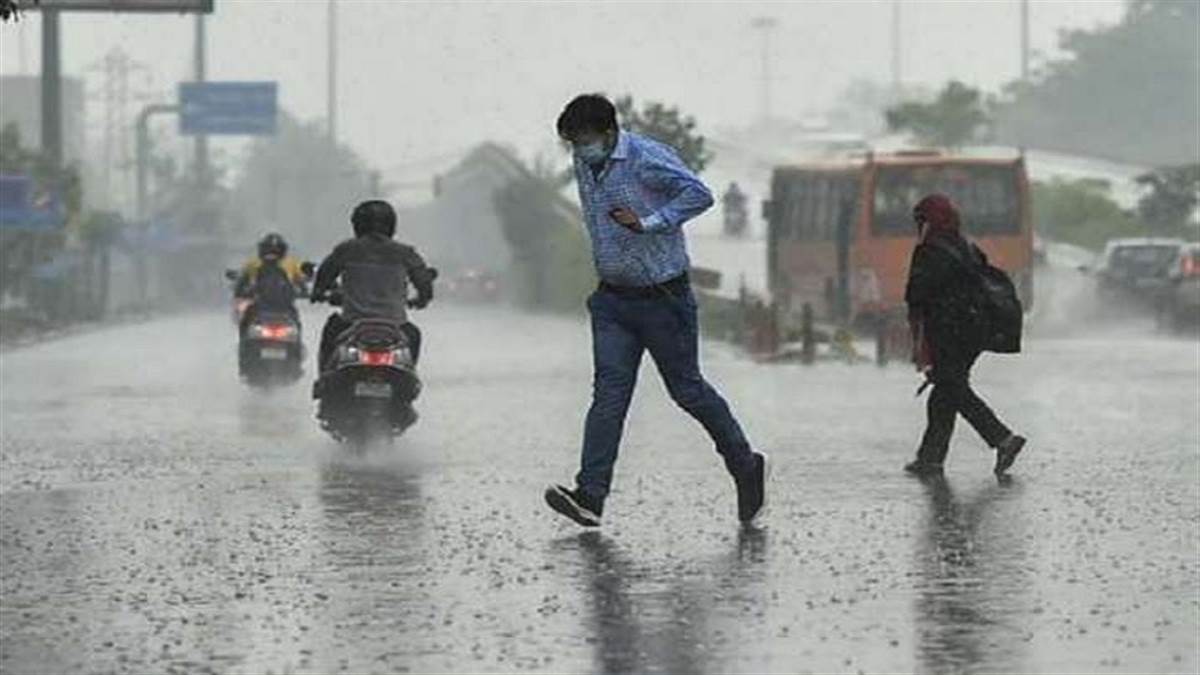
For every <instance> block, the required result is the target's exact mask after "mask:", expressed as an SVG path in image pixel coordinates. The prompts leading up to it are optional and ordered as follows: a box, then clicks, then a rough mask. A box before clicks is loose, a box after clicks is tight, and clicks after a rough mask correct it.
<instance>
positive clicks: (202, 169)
mask: <svg viewBox="0 0 1200 675" xmlns="http://www.w3.org/2000/svg"><path fill="white" fill-rule="evenodd" d="M194 56H195V78H196V81H197V82H203V81H204V79H205V60H206V59H205V30H204V15H203V14H197V15H196V36H195V53H194ZM195 160H196V181H197V183H198V184H199V185H200V186H201V188H200V189H205V187H206V186H207V184H208V136H205V135H204V134H202V133H201V134H196V157H195Z"/></svg>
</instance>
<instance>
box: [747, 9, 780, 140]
mask: <svg viewBox="0 0 1200 675" xmlns="http://www.w3.org/2000/svg"><path fill="white" fill-rule="evenodd" d="M750 26H751V27H752V28H753V29H754V30H757V31H759V33H761V34H762V90H761V92H760V101H761V102H760V104H759V105H760V106H761V110H760V112H759V115H760V116H761V118H762V121H763V122H769V121H770V120H771V32H772V31H774V30H775V29H776V28H777V27H778V26H779V20H778V19H776V18H775V17H771V16H760V17H757V18H755V19H754V20H753V21H751V22H750Z"/></svg>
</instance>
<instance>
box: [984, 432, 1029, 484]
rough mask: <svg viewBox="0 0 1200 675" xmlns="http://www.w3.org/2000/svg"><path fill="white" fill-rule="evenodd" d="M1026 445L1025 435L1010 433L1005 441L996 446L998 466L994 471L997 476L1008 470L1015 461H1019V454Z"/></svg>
mask: <svg viewBox="0 0 1200 675" xmlns="http://www.w3.org/2000/svg"><path fill="white" fill-rule="evenodd" d="M1024 447H1025V437H1024V436H1018V435H1017V434H1009V436H1008V438H1006V439H1004V442H1003V443H1001V444H1000V445H998V446H996V468H995V469H993V470H992V471H993V473H995V474H996V475H997V476H999V475H1001V474H1003V473H1004V472H1005V471H1008V469H1009V467H1011V466H1012V465H1013V462H1015V461H1017V455H1018V454H1020V452H1021V450H1022V449H1023V448H1024Z"/></svg>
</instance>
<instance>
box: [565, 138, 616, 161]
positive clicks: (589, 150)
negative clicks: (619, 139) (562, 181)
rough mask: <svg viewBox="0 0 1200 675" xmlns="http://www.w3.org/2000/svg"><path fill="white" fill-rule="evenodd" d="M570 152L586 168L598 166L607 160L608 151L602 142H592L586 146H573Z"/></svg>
mask: <svg viewBox="0 0 1200 675" xmlns="http://www.w3.org/2000/svg"><path fill="white" fill-rule="evenodd" d="M572 150H573V151H574V153H575V156H576V157H578V158H579V161H581V162H583V163H584V164H587V165H588V166H599V165H601V164H603V163H604V160H606V159H608V149H607V148H605V147H604V141H594V142H592V143H588V144H586V145H579V144H576V145H573V146H572Z"/></svg>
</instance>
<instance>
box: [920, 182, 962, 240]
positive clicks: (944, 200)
mask: <svg viewBox="0 0 1200 675" xmlns="http://www.w3.org/2000/svg"><path fill="white" fill-rule="evenodd" d="M913 219H914V220H916V221H917V222H919V223H924V224H925V229H924V231H923V232H922V233H921V239H922V240H924V239H927V238H929V237H931V236H934V235H939V234H940V235H950V236H958V235H959V228H960V227H961V222H960V220H959V217H958V208H957V207H956V206H954V202H952V201H950V198H949V197H947V196H946V195H943V194H939V193H936V192H935V193H933V194H931V195H926V196H925V197H923V198H922V199H921V201H919V202H917V205H916V206H914V207H913Z"/></svg>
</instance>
